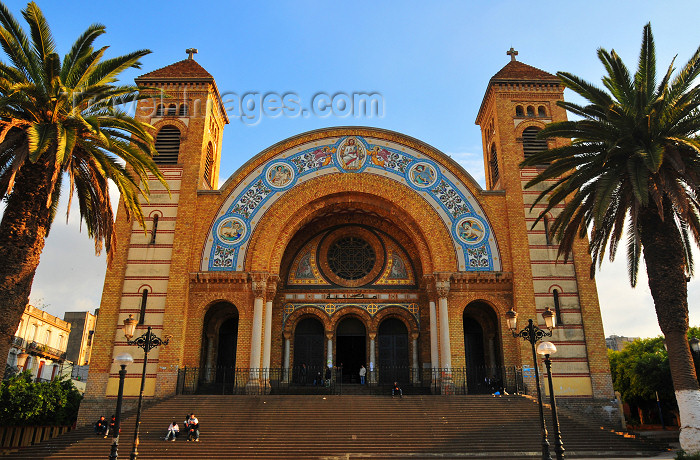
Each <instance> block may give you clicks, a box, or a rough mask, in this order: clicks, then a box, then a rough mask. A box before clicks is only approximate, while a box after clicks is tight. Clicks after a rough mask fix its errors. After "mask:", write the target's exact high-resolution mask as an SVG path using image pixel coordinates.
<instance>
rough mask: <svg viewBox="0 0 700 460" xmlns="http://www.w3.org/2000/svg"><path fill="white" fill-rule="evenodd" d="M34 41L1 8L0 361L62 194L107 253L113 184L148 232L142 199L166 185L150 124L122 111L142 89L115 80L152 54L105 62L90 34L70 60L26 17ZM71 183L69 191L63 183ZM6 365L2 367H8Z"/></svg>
mask: <svg viewBox="0 0 700 460" xmlns="http://www.w3.org/2000/svg"><path fill="white" fill-rule="evenodd" d="M22 15H23V16H24V19H25V20H26V21H27V23H28V25H29V32H30V36H29V37H28V36H27V35H26V34H25V32H24V31H23V30H22V28H21V27H20V25H19V24H18V22H17V21H16V20H15V18H14V17H13V16H12V14H11V13H10V11H9V9H8V8H7V7H6V6H5V5H4V4H2V3H0V45H2V48H3V50H4V52H5V54H6V58H7V61H0V197H1V198H2V199H3V200H4V201H5V203H6V207H5V211H4V215H3V217H2V222H1V223H0V261H2V262H1V263H0V312H1V314H0V356H7V354H8V352H9V348H10V343H11V339H12V336H13V335H14V333H15V330H16V328H17V325H18V324H19V321H20V318H21V316H22V312H23V311H24V308H25V306H26V305H27V302H28V300H29V294H30V292H31V287H32V281H33V279H34V273H35V271H36V268H37V266H38V264H39V258H40V255H41V252H42V250H43V248H44V239H45V238H46V236H47V235H48V232H49V229H50V228H51V224H52V222H53V219H54V216H55V213H56V207H57V204H58V198H59V195H60V192H61V188H62V186H63V185H68V190H67V192H68V193H69V194H70V199H69V209H70V200H71V199H72V197H73V195H74V194H75V196H77V201H78V207H79V210H80V215H81V222H84V224H85V228H86V229H87V233H88V236H89V237H90V238H93V239H94V240H95V250H96V252H97V253H98V254H99V253H100V251H101V249H102V246H103V245H104V246H105V249H106V252H107V259H108V262H109V260H110V256H111V254H112V252H113V250H114V246H115V233H114V231H113V225H114V215H113V213H112V207H111V204H110V196H109V187H108V184H109V183H110V181H111V182H112V183H113V184H115V185H116V187H117V189H118V190H119V192H120V193H121V202H122V203H123V205H124V210H125V211H126V216H127V219H128V218H131V217H134V218H135V219H137V220H138V221H139V222H140V223H141V224H142V225H143V214H142V212H141V208H140V206H139V201H138V199H139V195H144V196H145V194H147V193H148V181H147V180H146V179H147V177H148V174H152V175H154V176H155V177H156V178H158V179H159V180H160V181H161V182H162V183H163V184H165V181H164V179H163V177H162V175H161V173H160V172H159V171H158V168H157V166H156V165H155V163H154V162H153V159H152V155H153V154H154V153H155V149H154V147H153V136H152V135H151V134H150V131H151V127H150V125H147V124H144V123H140V122H137V121H136V120H135V119H134V118H133V117H131V116H129V115H128V114H127V113H125V112H124V111H122V110H120V109H119V107H121V106H123V104H124V103H127V102H130V101H133V100H135V99H139V98H140V97H141V96H140V95H139V94H138V91H137V88H136V87H133V86H121V85H117V84H115V82H116V81H117V75H118V74H119V73H121V72H122V71H123V70H125V69H128V68H132V67H133V68H139V66H140V63H139V59H140V58H141V57H143V56H145V55H146V54H149V53H150V51H148V50H140V51H136V52H133V53H130V54H127V55H124V56H119V57H116V58H111V59H103V56H104V54H105V51H106V50H107V47H102V48H99V49H97V50H95V49H93V47H92V44H93V42H94V41H95V39H96V38H97V37H99V36H100V35H102V34H103V33H104V31H105V28H104V26H102V25H98V24H95V25H92V26H90V27H89V28H88V29H87V30H86V31H85V32H83V33H82V34H81V35H80V37H78V39H77V41H76V42H75V44H74V45H73V47H72V48H71V50H70V52H69V53H68V54H66V55H65V57H64V58H63V61H61V60H60V59H59V55H58V54H57V52H56V49H55V45H54V40H53V37H52V35H51V31H50V29H49V26H48V24H47V22H46V19H45V18H44V16H43V14H42V12H41V10H40V9H39V7H37V5H36V4H34V3H29V4H28V5H27V7H26V9H25V10H23V11H22ZM66 181H67V182H68V183H67V184H64V183H65V182H66ZM3 359H4V358H3Z"/></svg>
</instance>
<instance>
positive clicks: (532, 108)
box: [527, 105, 535, 117]
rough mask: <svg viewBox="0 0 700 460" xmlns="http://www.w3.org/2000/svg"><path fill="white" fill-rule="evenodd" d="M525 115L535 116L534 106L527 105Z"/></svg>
mask: <svg viewBox="0 0 700 460" xmlns="http://www.w3.org/2000/svg"><path fill="white" fill-rule="evenodd" d="M527 116H528V117H534V116H535V108H534V107H533V106H531V105H528V106H527Z"/></svg>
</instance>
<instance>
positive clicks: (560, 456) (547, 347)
mask: <svg viewBox="0 0 700 460" xmlns="http://www.w3.org/2000/svg"><path fill="white" fill-rule="evenodd" d="M556 352H557V347H555V346H554V344H553V343H552V342H541V343H540V344H539V345H537V353H538V354H540V355H544V365H545V366H547V380H549V404H550V405H551V406H552V421H553V422H554V452H556V454H557V460H564V443H563V442H562V441H561V431H560V430H559V417H558V416H557V400H556V398H555V397H554V385H553V384H552V361H551V360H550V359H549V355H553V354H554V353H556Z"/></svg>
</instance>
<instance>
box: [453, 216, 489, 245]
mask: <svg viewBox="0 0 700 460" xmlns="http://www.w3.org/2000/svg"><path fill="white" fill-rule="evenodd" d="M455 231H456V233H457V238H459V239H460V241H462V242H463V243H466V244H470V245H473V244H479V243H481V242H482V241H483V240H484V238H485V237H486V228H485V227H484V224H483V223H482V222H481V221H480V220H479V219H477V218H475V217H465V218H463V219H461V220H460V221H459V222H457V226H456V228H455Z"/></svg>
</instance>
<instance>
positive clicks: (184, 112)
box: [179, 104, 190, 117]
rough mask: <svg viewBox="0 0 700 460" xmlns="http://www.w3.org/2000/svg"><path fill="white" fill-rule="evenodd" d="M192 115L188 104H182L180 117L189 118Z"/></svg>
mask: <svg viewBox="0 0 700 460" xmlns="http://www.w3.org/2000/svg"><path fill="white" fill-rule="evenodd" d="M189 115H190V111H189V108H188V107H187V104H180V114H179V116H181V117H187V116H189Z"/></svg>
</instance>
